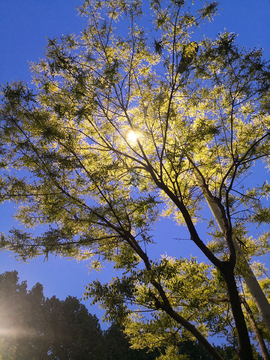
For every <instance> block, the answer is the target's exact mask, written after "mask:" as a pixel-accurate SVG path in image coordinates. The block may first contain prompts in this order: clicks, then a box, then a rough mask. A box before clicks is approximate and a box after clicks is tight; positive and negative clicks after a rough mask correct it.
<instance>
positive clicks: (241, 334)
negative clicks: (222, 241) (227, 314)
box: [223, 263, 254, 360]
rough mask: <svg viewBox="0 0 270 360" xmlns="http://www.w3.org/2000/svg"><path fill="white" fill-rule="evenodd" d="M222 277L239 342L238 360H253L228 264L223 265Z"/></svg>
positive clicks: (231, 272) (236, 290)
mask: <svg viewBox="0 0 270 360" xmlns="http://www.w3.org/2000/svg"><path fill="white" fill-rule="evenodd" d="M223 275H224V278H225V281H226V284H227V289H228V295H229V300H230V304H231V307H232V312H233V317H234V321H235V326H236V330H237V335H238V340H239V359H240V360H254V357H253V354H252V348H251V344H250V339H249V335H248V330H247V326H246V321H245V318H244V315H243V311H242V308H241V302H240V298H239V295H238V289H237V286H236V282H235V278H234V273H233V268H232V266H231V264H230V263H224V268H223Z"/></svg>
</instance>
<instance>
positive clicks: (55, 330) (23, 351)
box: [0, 271, 105, 360]
mask: <svg viewBox="0 0 270 360" xmlns="http://www.w3.org/2000/svg"><path fill="white" fill-rule="evenodd" d="M104 354H105V352H104V346H103V333H102V331H101V329H100V325H99V321H98V319H97V317H96V316H95V315H94V316H93V315H91V314H89V313H88V310H87V309H86V307H85V306H84V305H83V304H81V303H80V302H79V300H78V299H76V298H74V297H70V296H69V297H67V298H66V300H64V301H60V300H59V299H57V298H56V297H55V296H53V297H52V298H51V299H48V298H47V299H46V298H45V297H44V295H43V287H42V285H41V284H39V283H37V284H36V285H35V286H34V287H33V288H32V289H31V290H27V284H26V281H23V282H22V283H19V278H18V273H17V271H13V272H5V273H4V274H1V275H0V358H1V359H5V360H17V359H18V360H24V359H25V360H26V359H27V360H34V359H41V360H42V359H44V360H45V359H46V360H47V359H74V360H75V359H91V360H92V359H93V360H99V359H103V358H104Z"/></svg>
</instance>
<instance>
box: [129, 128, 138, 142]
mask: <svg viewBox="0 0 270 360" xmlns="http://www.w3.org/2000/svg"><path fill="white" fill-rule="evenodd" d="M127 140H128V141H129V142H131V143H135V142H136V141H137V140H138V134H137V133H136V132H135V131H133V130H131V131H129V133H128V135H127Z"/></svg>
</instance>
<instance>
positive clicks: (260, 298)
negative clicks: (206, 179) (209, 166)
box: [194, 169, 270, 334]
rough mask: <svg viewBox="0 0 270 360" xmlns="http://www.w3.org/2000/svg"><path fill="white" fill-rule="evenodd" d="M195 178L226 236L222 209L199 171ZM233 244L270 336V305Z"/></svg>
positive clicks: (236, 246)
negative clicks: (208, 189)
mask: <svg viewBox="0 0 270 360" xmlns="http://www.w3.org/2000/svg"><path fill="white" fill-rule="evenodd" d="M194 174H195V177H196V179H197V180H198V182H199V186H200V187H201V189H202V191H203V194H204V197H205V200H206V201H207V204H208V206H209V208H210V210H211V212H212V214H213V216H214V218H215V220H216V222H217V224H218V227H219V228H220V231H221V232H222V233H223V234H224V233H225V228H224V224H223V221H222V218H221V213H220V209H219V207H218V206H217V204H216V202H215V201H214V199H211V197H210V196H209V195H208V193H207V191H206V190H205V189H204V187H203V183H202V179H201V175H200V174H199V173H197V170H196V169H195V173H194ZM232 240H233V244H234V247H235V251H236V253H237V256H238V257H239V258H240V259H241V262H242V263H243V264H244V271H243V274H241V275H242V276H243V278H244V280H245V283H246V285H247V287H248V290H249V292H250V294H251V296H252V298H253V301H254V302H255V304H256V306H257V309H258V310H259V312H260V315H261V317H262V319H263V322H264V324H265V326H266V328H267V330H268V332H269V334H270V304H269V302H268V300H267V298H266V296H265V294H264V292H263V291H262V288H261V287H260V284H259V283H258V281H257V279H256V277H255V275H254V274H253V271H252V270H251V268H250V266H249V264H248V262H247V260H246V258H245V257H244V255H243V253H242V251H241V249H240V247H239V245H238V243H237V241H236V239H235V238H234V237H233V238H232Z"/></svg>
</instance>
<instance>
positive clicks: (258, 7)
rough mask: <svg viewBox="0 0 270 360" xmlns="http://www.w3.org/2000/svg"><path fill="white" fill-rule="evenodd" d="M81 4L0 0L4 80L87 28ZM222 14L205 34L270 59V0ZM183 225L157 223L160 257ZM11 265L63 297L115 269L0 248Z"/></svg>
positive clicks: (224, 6)
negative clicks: (52, 41) (231, 36)
mask: <svg viewBox="0 0 270 360" xmlns="http://www.w3.org/2000/svg"><path fill="white" fill-rule="evenodd" d="M196 1H199V0H195V2H196ZM81 4H82V0H13V1H10V0H1V1H0V54H1V56H0V83H6V82H12V81H13V80H15V81H16V80H24V81H26V82H29V81H31V73H30V72H29V63H28V62H29V61H30V62H31V61H38V60H39V59H40V58H42V57H44V53H45V47H46V36H47V37H49V38H53V37H57V36H61V35H62V34H67V33H76V34H78V33H79V32H80V31H81V30H82V29H83V27H84V24H85V22H84V20H83V19H82V18H81V17H80V16H79V15H78V14H77V10H76V7H77V6H79V5H81ZM218 13H219V15H218V16H217V17H216V18H215V20H214V22H212V23H210V24H209V25H207V26H206V27H203V33H205V32H206V35H207V36H212V37H214V36H215V35H217V34H218V33H219V32H220V31H221V32H222V31H223V30H224V29H226V30H228V31H230V32H235V33H238V34H239V36H238V43H239V44H241V45H243V46H244V47H247V48H255V47H261V48H263V49H264V54H265V58H266V59H270V41H269V40H270V32H269V17H270V0H259V1H256V0H220V6H219V11H218ZM263 176H265V174H264V175H263ZM12 213H13V205H12V204H9V203H7V204H4V205H1V206H0V232H1V231H8V230H9V229H10V228H11V226H12V225H14V222H13V221H12V218H11V215H12ZM179 230H180V228H179V227H177V226H176V225H175V226H172V224H171V223H170V222H165V223H160V224H159V225H158V228H157V231H156V241H157V242H158V243H159V248H158V250H157V255H156V256H158V253H159V252H160V253H164V252H165V251H166V244H167V243H168V242H169V241H170V242H171V240H170V239H174V238H179V237H181V238H182V239H183V238H187V239H188V235H187V234H183V233H182V231H181V235H179ZM179 247H181V253H182V255H186V256H189V254H190V253H191V254H192V255H198V252H197V251H195V250H194V247H193V246H192V243H191V241H188V240H181V241H180V240H174V251H177V249H178V248H179ZM183 252H184V253H183ZM175 254H176V253H175ZM12 270H17V271H18V272H19V277H20V280H21V281H23V280H27V283H28V286H29V287H30V288H31V287H32V286H33V285H34V284H35V283H36V282H40V283H41V284H43V286H44V294H45V296H47V297H51V296H53V295H56V296H57V297H58V298H60V299H65V298H66V296H68V295H71V296H76V297H78V298H81V297H82V294H83V291H84V286H85V285H87V284H88V283H89V282H91V281H92V280H93V279H95V278H96V277H99V278H100V279H102V278H103V277H104V278H106V277H108V274H111V273H112V272H111V268H110V270H108V269H107V270H106V271H105V272H104V274H103V275H98V274H96V273H91V274H89V272H88V268H87V266H86V263H77V262H76V261H75V260H73V261H67V260H66V259H62V258H59V257H57V258H54V257H52V256H51V257H50V258H49V261H48V262H47V261H45V262H44V259H35V260H32V261H30V262H29V264H22V263H20V262H18V261H16V260H15V259H14V256H10V254H9V253H7V252H6V253H1V252H0V273H3V272H5V271H12ZM90 312H91V313H97V315H98V316H100V312H98V309H97V307H95V308H90Z"/></svg>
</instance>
